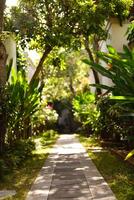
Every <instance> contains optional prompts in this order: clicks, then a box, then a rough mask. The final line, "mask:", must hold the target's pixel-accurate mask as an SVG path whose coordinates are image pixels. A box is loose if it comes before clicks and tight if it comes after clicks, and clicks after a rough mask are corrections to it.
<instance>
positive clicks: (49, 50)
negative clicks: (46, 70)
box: [30, 46, 53, 85]
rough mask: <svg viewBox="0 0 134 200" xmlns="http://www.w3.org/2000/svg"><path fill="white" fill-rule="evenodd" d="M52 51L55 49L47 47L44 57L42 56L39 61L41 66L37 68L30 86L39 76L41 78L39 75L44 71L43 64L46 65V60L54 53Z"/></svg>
mask: <svg viewBox="0 0 134 200" xmlns="http://www.w3.org/2000/svg"><path fill="white" fill-rule="evenodd" d="M52 49H53V48H52V47H51V46H46V48H45V51H44V53H43V55H42V57H41V59H40V61H39V64H38V66H37V68H36V71H35V73H34V75H33V77H32V79H31V81H30V85H31V84H32V83H33V82H34V80H35V79H36V78H38V76H39V74H40V72H41V70H42V67H43V63H44V61H45V59H46V58H47V56H48V54H49V53H50V52H51V51H52Z"/></svg>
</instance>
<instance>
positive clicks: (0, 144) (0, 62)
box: [0, 0, 7, 153]
mask: <svg viewBox="0 0 134 200" xmlns="http://www.w3.org/2000/svg"><path fill="white" fill-rule="evenodd" d="M5 3H6V0H0V36H1V34H2V31H3V21H4V20H3V19H4V18H3V16H4V10H5ZM6 60H7V54H6V49H5V46H4V44H3V43H2V41H1V39H0V153H2V152H3V151H4V146H5V135H6V94H5V84H6Z"/></svg>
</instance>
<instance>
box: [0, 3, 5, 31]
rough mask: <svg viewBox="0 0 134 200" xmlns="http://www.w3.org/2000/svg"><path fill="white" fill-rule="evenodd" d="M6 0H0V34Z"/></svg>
mask: <svg viewBox="0 0 134 200" xmlns="http://www.w3.org/2000/svg"><path fill="white" fill-rule="evenodd" d="M5 3H6V0H0V34H1V33H2V31H3V15H4V10H5Z"/></svg>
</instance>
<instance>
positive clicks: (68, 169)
mask: <svg viewBox="0 0 134 200" xmlns="http://www.w3.org/2000/svg"><path fill="white" fill-rule="evenodd" d="M69 199H70V200H116V198H115V196H114V194H113V192H112V191H111V189H110V188H109V186H108V184H107V183H106V182H105V180H104V178H103V177H102V176H101V174H100V173H99V171H98V170H97V168H96V167H95V165H94V163H93V162H92V160H91V159H90V158H89V157H88V154H87V153H86V150H85V148H84V147H83V146H82V145H81V144H80V142H79V141H78V139H77V138H76V137H75V135H67V134H66V135H65V134H64V135H61V136H60V138H59V139H58V140H57V142H56V144H55V145H54V147H53V148H52V151H51V153H50V155H49V157H48V159H47V161H46V162H45V165H44V166H43V168H42V169H41V171H40V173H39V175H38V177H37V178H36V180H35V182H34V184H33V186H32V188H31V190H30V191H29V193H28V196H27V198H26V200H69Z"/></svg>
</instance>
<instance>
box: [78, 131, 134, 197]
mask: <svg viewBox="0 0 134 200" xmlns="http://www.w3.org/2000/svg"><path fill="white" fill-rule="evenodd" d="M79 139H80V141H81V142H82V144H83V145H84V146H85V147H86V148H87V149H90V147H93V146H100V143H99V141H98V140H97V139H95V138H94V137H92V138H86V137H84V136H82V135H80V136H79ZM88 154H89V156H90V157H91V158H92V160H93V162H94V163H95V165H96V166H97V168H98V170H99V171H100V173H101V174H102V175H103V177H104V178H105V180H106V181H107V182H108V184H109V185H110V187H111V189H112V190H113V192H114V194H115V195H116V198H117V200H134V167H132V166H130V165H128V164H127V163H126V162H124V161H122V160H120V159H118V158H117V157H116V156H115V155H112V154H111V153H110V152H109V151H108V152H92V151H91V150H88Z"/></svg>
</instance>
